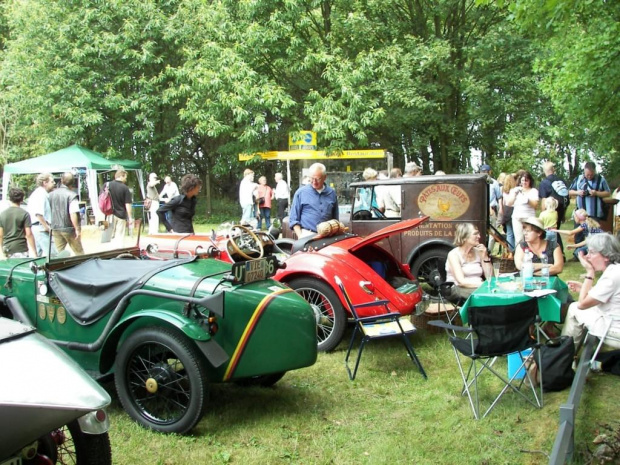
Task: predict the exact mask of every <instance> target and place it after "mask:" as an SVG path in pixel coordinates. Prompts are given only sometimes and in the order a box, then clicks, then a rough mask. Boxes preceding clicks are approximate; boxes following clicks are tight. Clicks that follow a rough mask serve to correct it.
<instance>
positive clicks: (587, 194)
mask: <svg viewBox="0 0 620 465" xmlns="http://www.w3.org/2000/svg"><path fill="white" fill-rule="evenodd" d="M583 195H584V196H586V197H587V196H589V195H591V194H590V189H584V190H583Z"/></svg>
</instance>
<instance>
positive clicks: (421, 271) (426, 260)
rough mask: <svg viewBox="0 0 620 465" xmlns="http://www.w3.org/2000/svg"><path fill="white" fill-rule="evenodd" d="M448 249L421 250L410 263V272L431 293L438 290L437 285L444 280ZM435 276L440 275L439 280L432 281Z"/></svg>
mask: <svg viewBox="0 0 620 465" xmlns="http://www.w3.org/2000/svg"><path fill="white" fill-rule="evenodd" d="M448 252H449V250H448V249H445V248H438V249H433V250H427V251H425V252H422V253H421V254H420V255H419V256H418V257H417V258H416V259H414V260H413V263H412V264H411V274H413V276H415V277H416V278H417V279H418V281H419V282H420V283H421V284H426V285H428V287H429V288H430V289H426V290H427V291H432V293H433V294H436V292H438V285H440V284H441V283H443V282H445V280H446V261H447V259H448ZM435 276H440V277H441V282H439V283H437V282H433V281H434V279H433V278H434V277H435Z"/></svg>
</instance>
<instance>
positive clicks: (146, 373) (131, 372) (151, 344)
mask: <svg viewBox="0 0 620 465" xmlns="http://www.w3.org/2000/svg"><path fill="white" fill-rule="evenodd" d="M206 380H207V378H206V372H205V368H204V365H203V362H202V358H201V355H200V352H199V351H198V349H197V348H196V347H195V346H194V345H193V344H192V343H191V341H189V340H188V339H187V338H186V337H185V336H184V335H183V334H182V333H180V332H179V331H177V330H172V329H168V328H164V327H159V326H157V327H156V326H152V327H147V328H142V329H139V330H137V331H136V332H134V333H133V334H131V335H130V336H129V337H128V338H127V339H126V340H125V342H124V343H123V345H122V346H121V348H120V350H119V355H118V358H117V360H116V372H115V381H116V390H117V391H118V397H119V399H120V401H121V403H122V404H123V408H124V409H125V411H127V413H129V415H130V416H131V417H132V418H133V419H134V420H136V421H137V422H138V423H140V424H141V425H142V426H144V427H146V428H150V429H153V430H155V431H160V432H163V433H178V434H184V433H187V432H188V431H189V430H191V429H192V428H193V427H194V426H195V425H196V423H198V421H199V420H200V418H201V417H202V414H203V412H204V409H205V406H206V401H207V394H208V392H207V381H206Z"/></svg>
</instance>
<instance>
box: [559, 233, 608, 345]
mask: <svg viewBox="0 0 620 465" xmlns="http://www.w3.org/2000/svg"><path fill="white" fill-rule="evenodd" d="M587 245H588V254H587V255H585V254H584V253H583V252H579V261H580V262H581V264H582V265H583V267H584V268H585V270H586V275H585V278H584V280H583V283H580V282H578V281H568V288H569V289H570V290H571V291H575V292H579V300H578V301H577V302H573V303H572V304H571V305H570V307H568V314H567V315H566V322H565V323H564V328H563V329H562V335H566V336H573V338H574V339H575V345H576V346H579V344H580V343H581V342H582V341H583V338H584V336H585V332H586V330H588V331H590V332H591V333H593V334H594V335H599V336H600V335H602V334H603V332H604V330H605V328H606V327H607V324H608V323H609V320H610V318H611V317H614V318H616V319H618V320H617V321H615V322H614V323H613V325H612V327H611V329H610V332H611V333H612V334H613V335H614V336H615V337H620V243H619V242H618V239H616V238H615V237H614V236H612V235H611V234H608V233H601V234H595V235H593V236H590V237H588V239H587ZM597 271H599V272H600V271H602V272H603V274H602V275H601V277H600V278H599V279H598V281H597V283H596V285H595V284H594V278H595V274H596V272H597ZM610 345H612V346H614V347H616V348H620V344H618V343H615V342H613V341H611V340H610Z"/></svg>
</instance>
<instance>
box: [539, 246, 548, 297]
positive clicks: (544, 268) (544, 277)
mask: <svg viewBox="0 0 620 465" xmlns="http://www.w3.org/2000/svg"><path fill="white" fill-rule="evenodd" d="M540 263H541V265H542V268H541V269H540V277H541V281H542V282H543V286H544V287H545V288H547V286H548V285H549V259H548V258H547V254H546V253H545V252H543V253H542V255H541V256H540Z"/></svg>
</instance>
